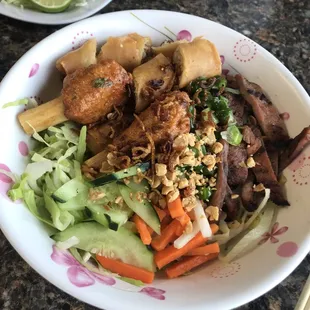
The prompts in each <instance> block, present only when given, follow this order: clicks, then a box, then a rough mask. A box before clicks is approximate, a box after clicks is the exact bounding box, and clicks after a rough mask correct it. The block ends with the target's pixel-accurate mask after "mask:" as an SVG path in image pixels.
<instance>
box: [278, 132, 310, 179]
mask: <svg viewBox="0 0 310 310" xmlns="http://www.w3.org/2000/svg"><path fill="white" fill-rule="evenodd" d="M309 144H310V126H309V127H306V128H304V129H303V131H302V132H301V133H300V134H299V135H298V136H296V137H295V138H294V139H292V140H291V141H290V142H289V145H288V147H287V148H286V149H285V150H284V152H283V153H282V154H281V156H280V160H279V172H280V173H281V172H282V171H283V170H284V169H285V168H286V167H287V166H288V165H290V164H291V163H292V162H293V160H294V159H295V158H297V157H298V155H299V154H300V153H301V152H302V151H303V150H304V149H305V147H306V146H308V145H309Z"/></svg>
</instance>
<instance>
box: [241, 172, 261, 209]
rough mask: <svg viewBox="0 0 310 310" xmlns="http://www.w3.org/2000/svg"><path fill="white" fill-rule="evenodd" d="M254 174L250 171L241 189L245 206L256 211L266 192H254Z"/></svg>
mask: <svg viewBox="0 0 310 310" xmlns="http://www.w3.org/2000/svg"><path fill="white" fill-rule="evenodd" d="M253 186H254V175H253V173H252V172H249V175H248V178H247V180H246V182H245V183H244V184H243V186H242V189H241V201H242V205H243V206H244V208H245V209H246V210H247V211H249V212H253V211H255V210H256V209H257V208H258V206H259V204H260V202H261V201H262V199H263V197H264V192H263V191H262V192H254V189H253Z"/></svg>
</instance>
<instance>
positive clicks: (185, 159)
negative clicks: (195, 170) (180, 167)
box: [180, 155, 196, 166]
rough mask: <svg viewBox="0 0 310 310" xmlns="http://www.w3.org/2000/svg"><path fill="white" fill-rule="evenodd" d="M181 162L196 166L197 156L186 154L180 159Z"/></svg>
mask: <svg viewBox="0 0 310 310" xmlns="http://www.w3.org/2000/svg"><path fill="white" fill-rule="evenodd" d="M180 164H184V165H189V166H195V164H196V158H195V156H194V155H191V156H185V157H183V158H181V159H180Z"/></svg>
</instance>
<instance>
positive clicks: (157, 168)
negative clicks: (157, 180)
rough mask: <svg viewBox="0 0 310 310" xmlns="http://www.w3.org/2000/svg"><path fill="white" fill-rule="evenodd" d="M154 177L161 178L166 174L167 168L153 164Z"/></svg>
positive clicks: (163, 165)
mask: <svg viewBox="0 0 310 310" xmlns="http://www.w3.org/2000/svg"><path fill="white" fill-rule="evenodd" d="M155 172H156V175H157V176H159V177H162V176H164V175H166V174H167V166H166V165H165V164H155Z"/></svg>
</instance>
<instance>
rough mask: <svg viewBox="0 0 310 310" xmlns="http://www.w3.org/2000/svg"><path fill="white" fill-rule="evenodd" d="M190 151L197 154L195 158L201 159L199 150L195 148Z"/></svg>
mask: <svg viewBox="0 0 310 310" xmlns="http://www.w3.org/2000/svg"><path fill="white" fill-rule="evenodd" d="M190 150H191V151H192V152H193V153H194V154H195V157H196V158H197V157H199V150H198V149H197V148H195V147H190Z"/></svg>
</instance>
